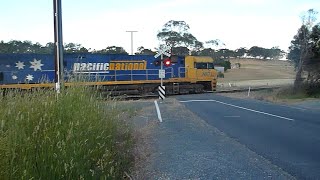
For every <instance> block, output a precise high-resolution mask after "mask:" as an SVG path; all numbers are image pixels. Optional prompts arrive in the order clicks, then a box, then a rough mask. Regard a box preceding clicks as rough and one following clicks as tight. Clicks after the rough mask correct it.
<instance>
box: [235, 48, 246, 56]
mask: <svg viewBox="0 0 320 180" xmlns="http://www.w3.org/2000/svg"><path fill="white" fill-rule="evenodd" d="M247 51H248V50H247V49H246V48H244V47H241V48H239V49H236V50H235V57H236V58H241V57H243V56H244V55H245V54H246V53H247Z"/></svg>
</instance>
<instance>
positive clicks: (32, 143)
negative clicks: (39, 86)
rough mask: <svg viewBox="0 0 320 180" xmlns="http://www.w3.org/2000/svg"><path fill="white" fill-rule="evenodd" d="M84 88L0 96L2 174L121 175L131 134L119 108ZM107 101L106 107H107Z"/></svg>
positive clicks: (52, 176) (127, 162) (11, 176)
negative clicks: (105, 102) (98, 98)
mask: <svg viewBox="0 0 320 180" xmlns="http://www.w3.org/2000/svg"><path fill="white" fill-rule="evenodd" d="M109 105H110V104H103V103H101V102H97V100H96V96H95V95H94V94H92V92H91V91H89V90H88V89H86V88H80V87H74V88H68V89H66V90H65V91H63V93H60V94H59V95H58V97H56V94H55V92H53V91H46V90H39V91H36V92H32V93H31V92H25V93H21V92H9V93H7V94H6V96H4V97H0V106H1V109H0V121H1V125H0V177H2V179H101V178H102V179H110V178H111V179H121V178H123V176H124V172H125V171H128V169H129V168H130V166H131V165H132V161H131V159H132V156H131V148H132V138H131V132H130V129H129V128H128V126H127V125H124V124H123V123H121V122H119V116H118V114H119V113H120V111H122V110H119V109H117V108H114V106H109ZM108 107H109V108H108Z"/></svg>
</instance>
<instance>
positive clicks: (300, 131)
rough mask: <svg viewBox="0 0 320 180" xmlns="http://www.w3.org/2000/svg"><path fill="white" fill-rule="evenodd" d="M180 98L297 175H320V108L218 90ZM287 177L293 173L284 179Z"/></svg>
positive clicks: (209, 121) (211, 123)
mask: <svg viewBox="0 0 320 180" xmlns="http://www.w3.org/2000/svg"><path fill="white" fill-rule="evenodd" d="M176 99H177V100H178V101H179V102H180V103H182V104H183V105H184V106H185V108H187V109H188V110H190V111H191V112H193V113H194V114H195V115H197V116H198V117H199V118H200V119H202V120H204V121H205V122H206V123H207V124H208V125H209V126H212V127H214V128H217V129H218V130H219V131H221V132H222V133H224V134H225V135H226V136H227V137H229V138H231V139H232V140H235V141H236V142H238V143H239V144H241V145H243V146H244V147H246V148H248V149H249V150H250V151H252V152H253V153H255V154H257V155H258V156H261V157H262V158H263V159H265V160H267V161H269V162H270V163H271V164H272V165H275V166H276V167H279V168H280V169H281V170H283V171H284V172H286V173H288V174H289V175H292V176H293V177H294V178H297V179H320V112H319V111H315V110H309V109H304V108H299V107H295V106H283V105H276V104H272V103H267V102H262V101H256V100H245V99H234V98H228V97H223V96H219V95H214V94H200V95H187V96H177V97H176ZM164 119H165V118H164ZM165 121H166V120H164V123H165ZM199 130H200V131H202V130H201V129H199ZM206 143H210V141H208V142H206ZM211 145H213V146H214V144H211ZM229 148H238V147H229ZM229 150H230V149H229ZM233 150H234V151H235V152H237V151H238V150H237V149H233ZM239 151H241V150H240V149H239ZM242 160H243V159H242ZM243 162H244V161H242V162H241V161H237V163H240V164H241V163H243ZM267 166H270V165H267ZM264 167H266V166H264ZM248 172H249V173H250V171H248ZM280 174H281V173H280ZM260 175H261V174H260ZM223 177H226V178H230V177H228V176H223ZM253 177H258V178H259V177H260V178H261V177H263V176H253ZM277 177H282V178H283V177H284V176H277ZM231 178H232V176H231ZM250 178H252V177H250ZM282 178H281V179H282ZM287 178H290V177H288V176H287V177H285V178H284V179H287Z"/></svg>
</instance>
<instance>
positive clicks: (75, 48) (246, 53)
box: [0, 40, 284, 59]
mask: <svg viewBox="0 0 320 180" xmlns="http://www.w3.org/2000/svg"><path fill="white" fill-rule="evenodd" d="M53 51H54V44H53V43H52V42H49V43H46V45H41V44H40V43H38V42H37V43H32V42H31V41H19V40H11V41H9V42H4V41H0V53H1V54H12V53H36V54H52V53H53ZM64 52H65V53H99V54H128V52H126V50H125V49H124V48H123V47H119V46H108V47H106V48H104V49H101V50H92V49H91V48H85V47H83V46H82V45H81V44H77V43H66V44H64ZM156 53H157V52H156V51H153V50H151V49H147V48H144V47H143V46H140V47H138V48H137V52H136V53H135V54H137V55H154V54H156ZM172 54H174V55H179V56H186V55H190V54H191V55H195V56H211V57H213V58H215V59H220V58H221V59H228V58H244V57H252V58H256V59H279V58H281V57H283V56H284V51H282V50H280V49H279V48H277V47H273V48H271V49H268V48H263V47H258V46H253V47H251V48H249V49H246V48H239V49H236V50H230V49H227V48H221V49H216V50H215V49H213V48H202V49H198V50H193V51H191V50H190V49H189V48H188V47H184V46H177V47H172Z"/></svg>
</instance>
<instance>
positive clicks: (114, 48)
mask: <svg viewBox="0 0 320 180" xmlns="http://www.w3.org/2000/svg"><path fill="white" fill-rule="evenodd" d="M96 53H100V54H125V55H128V53H127V52H126V50H124V48H123V47H118V46H108V47H107V48H105V49H102V50H99V51H96Z"/></svg>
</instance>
